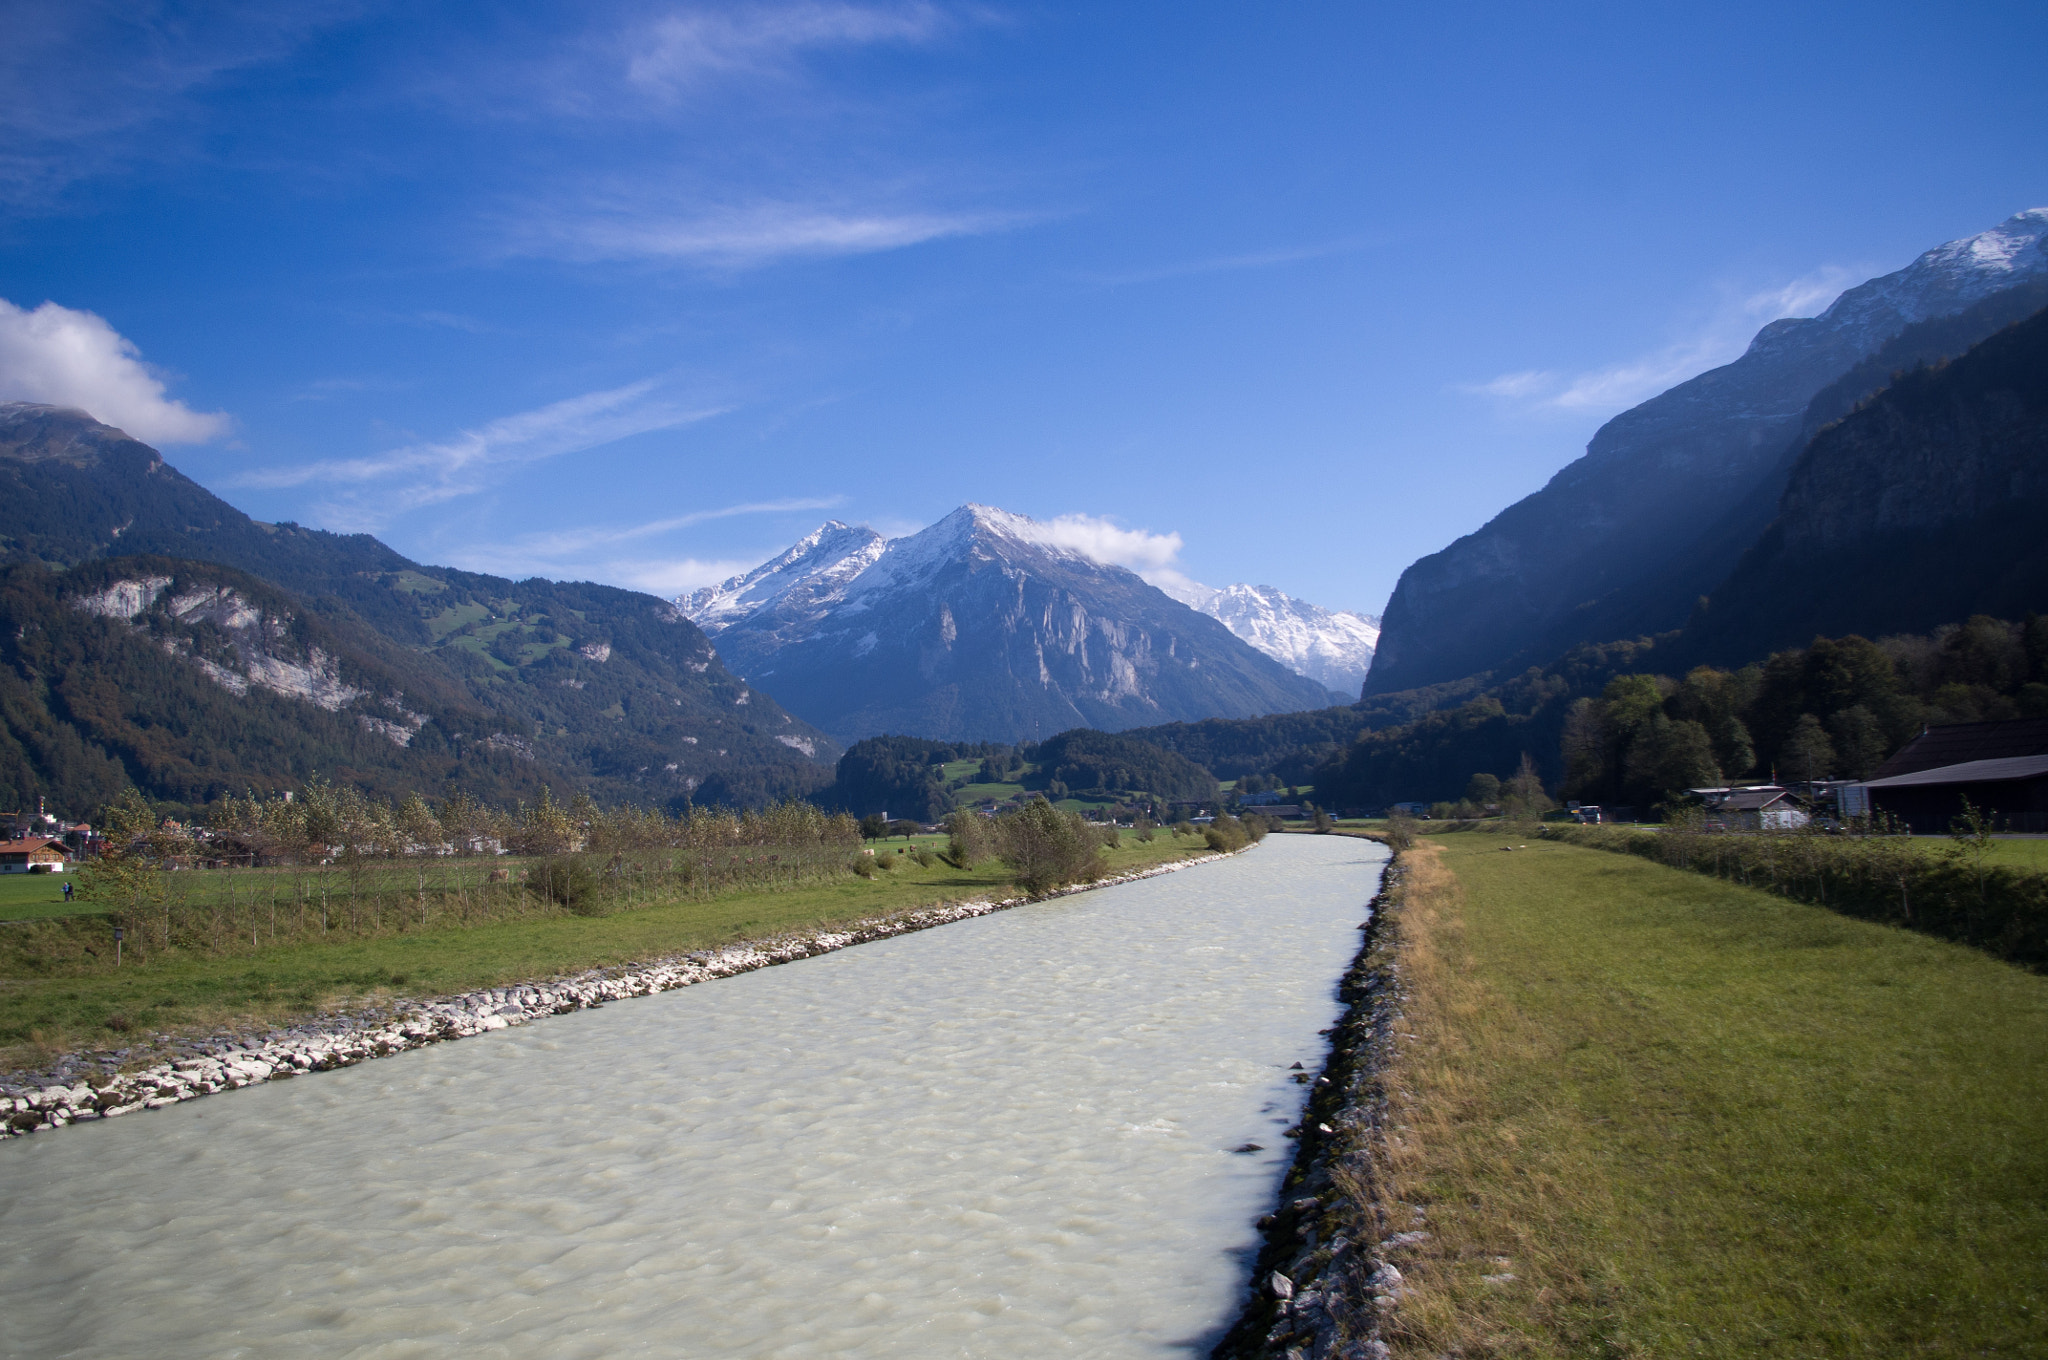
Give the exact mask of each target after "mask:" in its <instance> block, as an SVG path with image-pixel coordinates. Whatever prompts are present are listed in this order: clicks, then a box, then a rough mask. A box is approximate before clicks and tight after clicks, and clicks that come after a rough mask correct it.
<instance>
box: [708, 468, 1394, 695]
mask: <svg viewBox="0 0 2048 1360" xmlns="http://www.w3.org/2000/svg"><path fill="white" fill-rule="evenodd" d="M970 560H974V561H982V562H990V561H1000V562H1003V563H1005V564H1008V565H1010V566H1012V567H1015V566H1018V565H1020V564H1025V563H1029V562H1031V561H1037V562H1040V563H1052V562H1066V563H1068V564H1070V565H1072V566H1075V567H1080V568H1083V569H1085V570H1090V571H1101V570H1109V571H1112V572H1116V573H1121V572H1123V571H1125V570H1126V568H1124V567H1122V566H1121V565H1119V564H1117V563H1114V562H1107V561H1103V560H1101V559H1099V558H1097V557H1095V556H1093V555H1091V554H1090V553H1089V552H1088V551H1087V550H1086V549H1085V548H1083V547H1081V546H1078V545H1077V544H1076V543H1075V542H1074V541H1073V539H1072V537H1071V536H1070V535H1068V534H1065V533H1062V532H1061V529H1060V527H1059V526H1058V525H1055V524H1043V523H1040V522H1039V521H1037V520H1034V519H1032V518H1030V517H1029V516H1026V515H1019V514H1015V513H1013V512H1011V511H1008V510H1003V509H1000V508H998V507H996V506H992V505H981V504H977V503H975V502H972V501H970V502H968V503H967V504H966V505H963V506H961V507H960V508H959V509H957V510H955V511H953V512H952V513H951V514H949V515H947V516H945V517H944V518H943V519H940V520H939V521H937V522H936V523H934V524H931V525H929V526H927V527H926V528H923V529H920V530H918V531H917V532H916V533H913V534H907V535H905V536H903V537H901V538H893V539H884V538H883V537H882V536H881V535H880V534H878V533H876V532H875V531H874V530H872V529H869V528H867V527H866V526H849V525H846V524H843V523H841V522H840V521H838V520H831V521H828V522H826V523H825V524H822V525H820V526H819V527H818V528H817V529H816V530H815V531H813V532H812V533H810V534H807V535H805V536H804V537H803V538H801V539H799V540H798V541H797V542H796V543H794V544H792V545H791V546H790V548H789V549H788V551H786V552H784V553H782V554H781V555H779V556H777V557H775V558H773V559H772V560H770V561H768V562H764V563H762V564H761V565H760V566H759V567H756V568H755V569H754V570H752V571H750V572H746V573H744V574H742V575H739V576H735V577H733V578H732V579H730V580H728V581H724V582H721V583H720V584H718V585H716V586H708V587H706V588H705V589H703V590H699V591H696V592H694V593H693V594H690V595H686V596H683V597H681V598H679V599H678V600H677V601H676V604H677V605H678V606H679V607H680V608H681V610H682V612H683V613H684V614H685V615H687V616H688V617H689V618H690V619H691V621H692V622H694V623H696V624H697V625H698V626H699V627H700V628H702V629H703V630H704V631H705V632H707V633H711V634H714V635H715V634H718V633H720V632H723V631H724V630H725V629H727V628H730V627H732V626H734V625H736V624H740V623H748V624H749V627H750V629H751V630H753V631H760V630H763V629H766V630H769V631H772V632H773V633H775V634H777V635H778V636H780V637H781V638H783V639H793V638H795V637H798V636H803V635H808V634H810V633H811V632H813V631H814V630H816V629H817V628H820V627H823V626H825V623H824V621H825V619H826V618H827V616H832V615H836V616H840V617H841V618H842V619H847V620H850V619H852V618H854V617H855V616H858V615H861V614H865V613H867V612H868V611H869V610H871V609H873V608H875V607H876V606H877V604H878V603H879V602H882V601H888V600H893V599H896V598H898V597H900V596H901V595H903V594H904V593H905V592H915V591H917V590H919V589H921V588H924V587H926V586H928V585H929V583H930V582H932V581H933V580H934V579H935V578H936V577H937V576H938V575H939V574H940V573H941V572H943V571H945V570H946V569H947V568H948V567H949V566H951V565H952V564H955V563H958V562H962V561H970ZM1150 576H1152V577H1156V578H1157V579H1154V580H1152V584H1153V585H1154V586H1155V587H1157V588H1158V589H1159V590H1161V591H1163V592H1164V593H1165V594H1167V595H1168V596H1170V597H1171V598H1173V599H1175V600H1178V601H1179V602H1180V603H1182V604H1185V605H1187V606H1188V607H1189V608H1191V609H1193V610H1195V611H1196V612H1198V613H1201V614H1206V615H1208V616H1209V617H1211V618H1213V619H1215V620H1217V621H1218V622H1219V623H1221V624H1223V625H1224V627H1226V628H1228V629H1229V630H1230V631H1231V632H1232V633H1233V634H1235V635H1236V636H1237V637H1238V638H1240V639H1241V640H1242V641H1244V642H1246V643H1248V644H1250V645H1251V646H1252V647H1254V648H1255V649H1257V650H1258V651H1260V652H1263V653H1264V654H1265V655H1267V656H1269V657H1271V658H1272V659H1274V660H1275V661H1278V662H1279V663H1280V664H1281V665H1283V666H1285V667H1287V668H1288V669H1289V670H1291V671H1293V672H1294V673H1295V674H1297V675H1301V676H1304V677H1306V678H1307V679H1310V680H1314V681H1315V682H1316V683H1318V684H1320V685H1322V686H1323V687H1324V688H1325V689H1329V690H1333V691H1336V692H1337V693H1340V694H1343V695H1346V696H1350V695H1355V694H1356V693H1357V692H1358V690H1359V687H1360V686H1361V685H1363V684H1364V682H1365V674H1366V672H1367V671H1368V670H1369V669H1370V668H1371V666H1372V655H1373V648H1374V647H1375V646H1376V645H1377V643H1378V641H1379V620H1378V619H1376V618H1373V617H1372V616H1370V615H1367V614H1358V613H1353V612H1350V611H1348V610H1333V609H1325V608H1323V607H1321V606H1319V605H1314V604H1310V603H1309V602H1308V601H1306V600H1297V599H1295V598H1293V597H1292V596H1289V595H1287V594H1286V593H1285V592H1283V591H1280V590H1278V589H1276V588H1274V587H1272V586H1252V585H1233V586H1226V587H1224V588H1223V589H1221V590H1216V589H1212V588H1210V587H1208V586H1204V585H1200V584H1198V583H1196V582H1192V581H1189V580H1187V579H1186V578H1185V577H1181V576H1179V575H1178V574H1176V573H1171V572H1168V573H1164V574H1161V573H1158V572H1153V573H1150ZM1132 584H1133V585H1134V586H1135V585H1136V584H1137V583H1136V582H1135V581H1133V582H1132Z"/></svg>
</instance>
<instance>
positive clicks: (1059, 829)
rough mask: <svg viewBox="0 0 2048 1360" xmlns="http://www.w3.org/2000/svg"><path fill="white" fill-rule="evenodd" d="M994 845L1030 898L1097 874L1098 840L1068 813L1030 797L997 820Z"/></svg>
mask: <svg viewBox="0 0 2048 1360" xmlns="http://www.w3.org/2000/svg"><path fill="white" fill-rule="evenodd" d="M996 842H997V844H998V845H999V846H1000V847H1001V853H1002V857H1003V862H1004V863H1006V864H1008V865H1009V866H1010V867H1011V868H1012V869H1015V870H1016V871H1017V883H1018V886H1020V887H1022V888H1023V889H1024V890H1025V891H1026V892H1028V893H1030V894H1032V895H1033V896H1034V897H1035V896H1038V895H1039V894H1042V893H1047V892H1051V891H1052V890H1053V889H1054V888H1059V887H1063V886H1065V885H1066V884H1069V883H1078V882H1081V881H1082V880H1084V879H1090V878H1098V877H1100V876H1101V874H1102V872H1103V869H1104V867H1105V866H1104V864H1103V862H1102V838H1101V837H1100V836H1098V835H1096V834H1095V832H1094V831H1092V830H1091V829H1090V828H1089V826H1088V824H1087V823H1086V822H1084V821H1082V820H1081V818H1080V817H1079V816H1077V815H1076V814H1074V813H1071V812H1062V811H1061V810H1060V809H1058V808H1056V807H1054V806H1053V805H1052V804H1051V803H1048V802H1047V801H1046V800H1045V799H1043V798H1034V799H1032V800H1031V801H1030V802H1029V803H1026V804H1025V805H1024V806H1023V807H1022V808H1020V809H1018V810H1017V811H1016V812H1013V813H1009V814H1008V815H1006V816H1004V817H1002V818H1000V819H998V821H997V823H996Z"/></svg>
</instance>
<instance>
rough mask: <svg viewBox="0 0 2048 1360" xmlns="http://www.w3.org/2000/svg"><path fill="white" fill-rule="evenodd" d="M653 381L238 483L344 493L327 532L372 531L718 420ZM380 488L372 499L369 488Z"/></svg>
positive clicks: (328, 511) (327, 519) (328, 510)
mask: <svg viewBox="0 0 2048 1360" xmlns="http://www.w3.org/2000/svg"><path fill="white" fill-rule="evenodd" d="M659 387H660V381H659V380H658V379H653V378H649V379H646V380H644V381H642V382H637V383H629V384H628V385H626V386H625V387H615V388H611V389H608V390H606V391H602V392H587V393H585V394H584V395H582V396H580V397H570V398H568V399H567V400H564V401H558V402H555V403H553V404H552V405H548V406H543V407H540V408H539V409H537V410H532V411H522V412H520V413H518V414H517V415H510V416H501V417H500V418H498V419H497V420H493V421H489V422H487V423H485V424H483V425H480V426H477V427H476V428H475V429H470V430H463V431H461V432H459V433H457V434H455V435H454V436H452V437H450V438H447V439H440V440H433V441H430V442H426V443H418V444H406V445H403V446H401V447H399V448H395V449H391V450H388V451H386V452H384V453H379V454H373V455H371V456H369V457H367V458H342V459H332V460H327V461H323V462H317V463H304V464H300V465H299V466H297V467H278V468H266V469H262V470H260V471H256V472H250V473H245V474H243V475H242V476H241V477H239V478H237V479H236V480H237V481H238V482H239V483H240V484H241V485H244V486H261V487H292V486H305V485H307V484H309V483H321V482H324V483H329V484H332V485H336V486H339V487H343V488H362V490H354V491H347V490H345V491H343V492H341V493H340V494H339V495H338V496H337V497H336V498H335V499H334V500H331V501H329V502H327V503H325V504H324V505H323V506H322V507H321V517H322V522H324V523H326V524H328V525H329V526H330V527H333V528H337V529H348V530H369V529H375V528H378V527H381V526H382V525H384V524H386V523H388V522H389V521H390V520H391V518H392V517H393V516H394V515H395V514H396V513H397V512H398V511H399V510H411V509H417V508H419V507H421V506H426V505H435V504H439V503H440V502H443V501H448V500H453V499H455V498H456V497H459V496H467V495H471V494H474V493H475V492H478V491H482V490H484V489H485V488H486V487H487V486H488V485H489V483H490V479H491V477H492V475H493V474H494V473H496V472H497V471H498V470H500V469H503V468H505V467H509V466H516V465H518V464H522V463H533V462H538V461H540V460H542V459H546V458H555V457H559V456H560V455H562V454H565V453H580V452H582V451H583V450H585V449H593V448H597V447H599V446H601V445H604V444H610V443H613V442H615V441H617V440H620V439H625V438H628V437H630V436H632V435H636V434H647V433H649V432H651V431H654V430H670V429H675V428H677V427H678V426H682V425H689V424H693V423H695V422H697V421H700V420H706V419H709V418H710V417H712V416H714V415H718V414H720V412H718V411H716V410H689V409H685V408H683V407H680V406H677V405H675V404H674V403H672V402H670V401H667V400H665V399H662V398H661V397H659V396H657V395H656V393H657V391H658V389H659ZM372 483H377V484H381V485H378V486H377V487H376V488H375V490H374V491H372V490H370V489H369V488H370V484H372Z"/></svg>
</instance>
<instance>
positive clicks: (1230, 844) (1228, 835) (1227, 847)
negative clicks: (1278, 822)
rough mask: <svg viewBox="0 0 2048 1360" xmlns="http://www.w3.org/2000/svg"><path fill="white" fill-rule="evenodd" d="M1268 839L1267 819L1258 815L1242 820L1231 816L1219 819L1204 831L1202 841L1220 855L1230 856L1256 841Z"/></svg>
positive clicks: (1248, 816)
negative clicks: (1231, 853)
mask: <svg viewBox="0 0 2048 1360" xmlns="http://www.w3.org/2000/svg"><path fill="white" fill-rule="evenodd" d="M1265 838H1266V819H1265V818H1264V817H1260V816H1258V815H1256V814H1252V815H1247V816H1245V817H1244V818H1242V819H1240V818H1237V817H1231V816H1227V815H1226V816H1222V817H1218V818H1217V819H1216V820H1215V821H1213V822H1211V823H1209V825H1208V826H1206V827H1204V828H1203V829H1202V839H1203V840H1205V841H1207V842H1208V843H1209V848H1210V849H1211V850H1214V851H1216V852H1217V853H1218V854H1229V853H1230V852H1232V851H1234V850H1242V849H1244V848H1245V847H1246V846H1247V845H1250V844H1251V843H1252V842H1254V841H1262V840H1264V839H1265Z"/></svg>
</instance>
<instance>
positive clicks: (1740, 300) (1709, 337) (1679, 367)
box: [1463, 266, 1864, 413]
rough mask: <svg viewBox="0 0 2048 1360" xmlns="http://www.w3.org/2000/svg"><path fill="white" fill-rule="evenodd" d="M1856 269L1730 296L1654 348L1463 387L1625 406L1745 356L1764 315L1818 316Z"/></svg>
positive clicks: (1522, 398) (1528, 401)
mask: <svg viewBox="0 0 2048 1360" xmlns="http://www.w3.org/2000/svg"><path fill="white" fill-rule="evenodd" d="M1862 277H1864V276H1863V275H1862V274H1859V273H1857V272H1855V271H1852V270H1848V269H1841V268H1836V267H1832V266H1831V267H1828V268H1824V269H1819V270H1815V271H1814V272H1813V273H1811V274H1808V275H1805V276H1803V277H1801V278H1797V279H1794V280H1792V281H1791V282H1790V283H1787V284H1784V285H1782V286H1780V287H1777V288H1770V289H1765V290H1763V291H1761V292H1755V293H1749V294H1746V295H1742V296H1736V297H1730V298H1728V299H1726V300H1725V301H1723V303H1722V304H1721V305H1720V306H1719V307H1718V308H1716V309H1715V311H1714V313H1713V314H1712V315H1711V316H1710V317H1708V318H1707V320H1706V321H1705V322H1703V323H1702V324H1701V325H1700V326H1699V327H1698V328H1697V329H1696V330H1695V331H1694V332H1693V333H1692V334H1690V335H1687V336H1684V337H1683V338H1681V339H1678V340H1675V341H1673V342H1672V343H1671V344H1668V345H1665V346H1663V347H1661V348H1659V349H1656V350H1654V351H1652V352H1650V353H1649V354H1644V355H1640V356H1638V357H1636V358H1634V359H1628V360H1624V361H1622V362H1620V363H1616V364H1609V365H1607V366H1605V367H1602V368H1596V369H1590V370H1588V371H1586V372H1583V373H1561V372H1557V371H1554V370H1549V369H1526V370H1522V371H1519V372H1514V373H1503V374H1501V375H1500V376H1499V377H1497V378H1493V379H1490V380H1489V381H1486V382H1482V383H1471V384H1467V385H1466V386H1465V387H1464V388H1463V390H1465V391H1467V392H1472V393H1476V394H1479V395H1482V396H1489V397H1497V398H1501V399H1503V400H1506V401H1510V402H1515V403H1518V404H1521V405H1524V406H1527V407H1530V408H1534V409H1548V410H1556V411H1572V412H1580V411H1592V412H1601V413H1611V412H1616V411H1624V410H1627V409H1628V408H1629V407H1631V406H1634V405H1636V404H1637V403H1639V402H1642V401H1645V400H1647V399H1649V398H1650V397H1654V396H1656V395H1657V394H1658V393H1659V392H1663V391H1666V390H1667V389H1669V388H1671V387H1674V386H1676V385H1677V384H1679V383H1681V382H1684V381H1685V380H1686V379H1688V378H1691V377H1694V376H1696V375H1698V374H1700V373H1704V372H1706V371H1707V370H1708V369H1712V368H1719V367H1720V366H1721V365H1723V364H1726V363H1731V362H1733V361H1734V360H1735V359H1738V358H1740V357H1741V355H1742V353H1743V351H1744V350H1746V349H1747V348H1748V347H1749V342H1750V340H1751V339H1752V338H1753V337H1754V336H1755V334H1756V332H1757V330H1758V328H1759V327H1760V326H1761V325H1762V324H1763V323H1765V322H1769V321H1775V320H1778V319H1780V318H1784V317H1799V316H1813V315H1816V314H1818V313H1819V312H1820V311H1821V310H1823V309H1824V308H1825V307H1826V306H1827V304H1828V303H1830V302H1831V301H1833V299H1834V298H1835V297H1836V296H1837V295H1838V294H1840V292H1841V291H1842V289H1843V288H1845V287H1848V286H1849V285H1850V284H1852V283H1854V282H1855V281H1857V280H1858V279H1860V278H1862Z"/></svg>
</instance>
